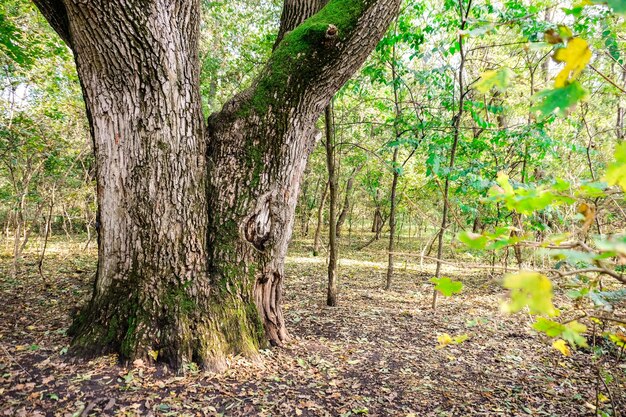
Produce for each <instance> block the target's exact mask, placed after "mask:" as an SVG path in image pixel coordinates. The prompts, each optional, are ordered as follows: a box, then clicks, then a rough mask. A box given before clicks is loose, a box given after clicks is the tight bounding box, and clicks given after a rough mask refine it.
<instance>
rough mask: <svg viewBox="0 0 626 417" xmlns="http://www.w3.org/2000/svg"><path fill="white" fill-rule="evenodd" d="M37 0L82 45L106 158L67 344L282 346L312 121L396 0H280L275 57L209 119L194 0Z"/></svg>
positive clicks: (72, 42)
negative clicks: (82, 299)
mask: <svg viewBox="0 0 626 417" xmlns="http://www.w3.org/2000/svg"><path fill="white" fill-rule="evenodd" d="M34 1H35V3H36V4H37V6H38V7H39V9H40V10H41V11H42V13H43V14H44V16H45V17H46V18H47V20H48V21H49V22H50V24H51V25H52V26H53V28H54V29H55V30H56V31H57V33H59V35H60V36H61V37H62V38H63V39H64V40H65V41H66V42H67V43H68V45H69V46H70V47H71V48H72V50H73V52H74V56H75V59H76V66H77V71H78V76H79V79H80V82H81V86H82V90H83V95H84V98H85V103H86V108H87V114H88V118H89V121H90V126H91V131H92V137H93V142H94V153H95V160H96V167H97V174H96V177H97V198H98V221H97V222H98V232H99V233H98V243H99V245H98V246H99V249H98V260H99V261H98V270H97V274H96V281H95V285H94V292H93V297H92V299H91V301H90V302H89V304H88V305H87V306H86V307H85V309H84V310H83V311H82V312H81V314H80V315H79V316H78V317H77V318H76V319H75V321H74V324H73V325H72V328H71V329H70V330H71V334H72V335H73V341H72V351H73V352H75V353H83V354H87V355H93V354H98V353H101V352H109V351H114V352H118V353H119V354H120V357H121V358H122V359H123V360H133V359H135V358H150V357H152V356H154V355H155V354H156V355H157V357H158V360H160V361H163V362H166V363H169V364H170V365H172V366H173V367H175V368H180V367H181V365H182V364H183V363H185V362H187V361H193V362H196V363H199V364H202V365H205V366H208V367H211V368H221V367H223V366H224V365H225V361H224V358H225V355H227V354H236V353H242V354H247V355H253V354H255V352H256V351H257V349H258V348H259V347H261V346H264V345H266V344H267V342H268V341H269V342H270V343H272V344H277V345H278V344H281V343H283V342H284V341H285V340H287V338H288V336H287V332H286V329H285V325H284V319H283V316H282V312H281V309H280V301H281V294H282V283H283V279H284V257H285V253H286V250H287V243H288V241H289V238H290V236H291V231H292V228H293V221H294V211H295V203H296V199H297V196H298V189H299V184H300V180H301V176H302V172H303V171H304V167H305V164H306V160H307V157H308V155H309V153H310V151H311V149H312V147H313V145H314V143H315V140H316V137H318V134H317V131H316V129H315V122H316V120H317V119H318V118H319V116H320V115H321V112H322V111H323V110H324V107H326V105H327V104H328V102H329V101H330V99H331V97H332V96H333V95H334V94H335V93H336V91H337V90H338V89H339V88H340V87H341V85H343V83H345V82H346V81H347V80H348V78H349V77H350V76H351V75H352V73H354V71H356V70H357V69H358V68H359V67H360V65H361V64H362V63H363V61H364V60H365V58H366V57H367V55H368V53H369V52H370V51H371V50H372V49H373V48H374V46H375V45H376V43H377V41H378V40H379V39H380V38H381V37H382V34H383V33H384V31H385V29H386V28H387V26H388V24H389V22H390V21H391V19H393V17H394V15H395V14H396V13H397V11H398V8H399V0H374V1H357V2H346V0H330V1H329V3H328V5H327V6H326V7H324V8H323V9H322V10H320V9H319V8H320V7H321V6H322V5H323V4H324V2H321V1H316V0H306V1H296V0H287V1H286V2H285V9H284V10H285V11H284V13H283V17H284V20H283V22H282V24H281V36H280V37H279V43H277V47H276V50H275V51H274V52H273V54H272V56H271V58H270V59H269V61H268V63H267V64H266V66H265V67H264V68H263V69H262V70H261V72H260V74H259V76H258V78H257V79H256V80H255V81H254V82H253V83H252V85H251V87H250V88H249V89H247V90H245V91H243V92H241V93H240V94H238V95H237V96H235V97H234V98H233V99H232V100H230V101H229V102H228V103H227V104H225V106H224V108H223V109H222V110H221V111H220V112H219V113H217V114H214V115H213V116H211V118H210V119H209V121H208V124H207V123H205V122H204V120H203V116H202V112H201V100H200V94H199V62H198V36H199V23H200V22H199V20H200V2H199V1H198V0H192V1H182V0H172V1H165V0H144V1H142V2H124V1H118V2H78V1H61V0H34ZM345 3H348V4H347V5H346V4H345ZM348 6H349V7H348ZM293 16H296V17H297V18H296V19H292V18H291V17H293ZM308 17H310V19H308V20H307V21H306V22H305V23H302V24H300V23H301V22H303V21H304V19H306V18H308ZM287 21H289V22H290V23H289V24H287V23H286V22H287Z"/></svg>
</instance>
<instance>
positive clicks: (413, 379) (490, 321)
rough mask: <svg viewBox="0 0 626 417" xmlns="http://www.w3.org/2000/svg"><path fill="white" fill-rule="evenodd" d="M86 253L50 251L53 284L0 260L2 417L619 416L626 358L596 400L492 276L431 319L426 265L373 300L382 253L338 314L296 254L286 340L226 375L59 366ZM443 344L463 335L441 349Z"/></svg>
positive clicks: (592, 387) (348, 275)
mask: <svg viewBox="0 0 626 417" xmlns="http://www.w3.org/2000/svg"><path fill="white" fill-rule="evenodd" d="M82 245H83V243H81V242H78V241H77V242H76V243H70V242H67V241H65V242H55V243H54V244H53V245H52V247H51V248H50V250H49V253H48V256H47V257H46V263H45V265H44V268H45V271H46V276H47V280H48V281H49V282H50V283H51V284H52V285H51V286H50V287H49V288H46V286H44V285H43V281H42V278H41V277H40V275H39V274H38V272H37V256H36V254H34V253H28V254H27V255H26V257H25V259H24V262H23V264H22V267H21V271H20V273H19V276H18V278H17V279H15V280H13V279H10V278H9V271H10V266H11V258H10V257H8V256H4V257H2V258H1V259H0V297H1V300H0V349H1V350H0V416H10V417H13V416H18V417H21V416H28V417H40V416H67V417H71V416H75V417H81V416H109V415H115V416H152V415H154V416H222V415H223V416H257V415H258V416H350V415H369V416H468V415H472V416H479V415H483V416H523V415H536V416H584V415H595V414H596V406H597V407H598V411H605V412H608V411H609V410H610V409H611V408H612V406H611V402H612V403H613V405H614V406H615V408H616V409H617V410H620V409H621V410H622V413H624V412H626V399H625V398H624V393H625V392H626V388H625V387H624V386H623V381H624V379H625V378H624V376H625V373H626V365H625V364H624V362H623V361H622V363H621V364H614V369H615V370H616V372H617V373H618V374H619V375H620V376H621V381H622V382H621V386H620V383H619V382H618V383H616V381H615V380H614V381H612V382H611V384H610V385H609V391H610V392H607V390H606V389H605V388H604V384H601V383H600V382H599V380H598V379H597V378H596V374H597V368H596V365H595V364H594V359H593V356H592V355H591V353H590V351H581V350H579V351H576V352H574V353H573V355H572V356H570V357H564V356H562V355H561V354H560V353H559V352H558V351H556V350H555V349H553V348H552V347H551V344H550V342H549V341H547V340H546V339H545V338H543V337H541V336H540V335H538V334H536V333H534V332H533V331H532V329H531V327H530V325H529V324H530V322H531V318H530V317H529V316H528V315H527V314H517V315H504V314H502V313H500V309H499V305H500V301H501V300H502V298H503V297H504V296H505V294H504V291H503V290H502V288H501V286H500V285H499V280H500V277H490V276H489V274H488V271H484V270H469V269H467V268H465V269H453V268H451V267H447V268H445V270H444V272H445V273H446V275H447V276H450V277H451V278H454V279H459V280H461V281H463V283H464V285H465V288H464V290H463V292H462V293H461V294H460V295H457V296H454V297H452V298H447V299H442V298H441V297H440V302H439V306H438V308H437V309H436V311H433V310H432V309H431V307H430V306H431V298H432V287H433V285H432V284H431V283H430V282H429V278H430V277H431V276H432V273H433V267H434V265H431V264H424V265H423V266H420V265H419V264H416V263H411V262H409V261H410V259H400V260H399V261H398V262H397V266H396V277H395V280H394V284H393V290H392V291H383V290H382V285H383V281H384V277H385V273H386V262H385V252H384V251H383V250H382V249H381V250H377V249H376V247H379V248H382V247H383V243H382V242H381V243H380V244H378V242H377V246H376V245H374V247H373V248H368V249H367V250H365V251H352V252H350V251H346V250H344V252H343V254H342V261H341V269H340V277H341V282H340V291H341V293H340V301H339V306H338V307H335V308H328V307H326V306H325V305H324V301H325V286H324V284H325V258H324V257H323V256H320V257H318V258H314V257H312V256H311V255H310V251H309V250H307V245H306V242H304V243H303V242H296V243H295V244H294V245H292V246H293V247H292V250H291V251H290V256H289V259H288V262H287V281H286V288H285V300H284V310H285V315H286V319H287V321H288V328H289V331H290V333H291V335H292V337H293V340H292V342H290V343H289V344H288V346H286V347H285V348H273V349H270V350H265V351H262V355H261V356H262V360H256V361H250V360H248V359H246V358H241V357H235V358H231V363H232V366H231V367H230V368H229V369H228V370H227V371H226V372H224V373H223V374H212V373H208V372H204V371H202V370H198V369H197V368H195V367H187V369H186V372H185V374H184V375H174V374H169V375H166V376H164V377H163V376H160V377H159V376H157V374H156V373H155V368H154V367H153V366H152V365H150V364H146V363H143V362H141V361H138V362H135V363H133V364H131V365H129V366H122V365H120V364H119V363H118V361H117V358H116V357H115V356H105V357H100V358H98V359H96V360H93V361H89V362H76V361H73V360H71V358H68V356H67V355H66V354H65V352H66V350H67V347H68V344H69V341H70V340H69V338H68V337H67V336H66V335H65V331H66V329H67V328H68V326H69V324H70V311H71V310H72V309H73V308H74V307H75V306H78V305H80V304H81V303H83V302H84V301H85V300H86V299H88V297H89V295H90V291H91V287H92V279H93V276H94V272H95V259H96V254H95V251H93V250H90V251H83V250H82ZM408 250H409V249H407V251H408ZM413 250H415V249H413ZM459 265H462V264H459ZM557 302H558V303H566V302H567V301H566V299H565V298H564V297H558V299H557ZM444 333H447V334H449V335H451V336H452V337H454V336H457V335H463V334H467V335H468V339H467V340H466V341H465V342H464V343H461V344H458V345H454V344H453V345H447V346H445V347H443V348H438V347H437V346H438V341H437V338H438V336H440V335H442V334H444ZM608 360H613V361H614V358H609V359H608ZM618 381H619V380H618ZM597 390H599V391H597ZM598 392H603V393H604V394H601V395H597V393H598ZM609 394H610V395H609ZM606 415H615V413H613V412H611V414H606Z"/></svg>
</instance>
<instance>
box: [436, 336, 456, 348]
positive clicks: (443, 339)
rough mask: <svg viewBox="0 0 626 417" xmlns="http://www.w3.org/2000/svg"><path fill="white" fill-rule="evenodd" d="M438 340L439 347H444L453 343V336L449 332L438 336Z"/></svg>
mask: <svg viewBox="0 0 626 417" xmlns="http://www.w3.org/2000/svg"><path fill="white" fill-rule="evenodd" d="M437 342H439V345H438V346H437V349H443V348H444V347H446V346H448V345H449V344H450V343H452V337H451V336H450V335H449V334H448V333H444V334H440V335H439V336H437Z"/></svg>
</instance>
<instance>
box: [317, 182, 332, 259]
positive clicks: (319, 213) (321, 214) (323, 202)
mask: <svg viewBox="0 0 626 417" xmlns="http://www.w3.org/2000/svg"><path fill="white" fill-rule="evenodd" d="M328 185H329V183H328V182H326V186H325V187H324V191H322V196H321V197H320V204H319V207H318V208H317V226H315V235H314V237H313V256H317V255H319V252H320V235H321V233H322V223H323V222H324V206H325V205H326V196H327V195H328Z"/></svg>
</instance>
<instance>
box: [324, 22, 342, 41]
mask: <svg viewBox="0 0 626 417" xmlns="http://www.w3.org/2000/svg"><path fill="white" fill-rule="evenodd" d="M338 34H339V29H337V26H335V25H328V29H326V39H329V40H330V39H335V38H336V37H337V35H338Z"/></svg>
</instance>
